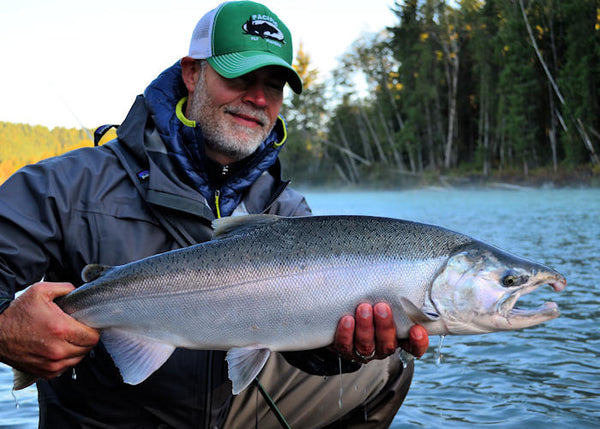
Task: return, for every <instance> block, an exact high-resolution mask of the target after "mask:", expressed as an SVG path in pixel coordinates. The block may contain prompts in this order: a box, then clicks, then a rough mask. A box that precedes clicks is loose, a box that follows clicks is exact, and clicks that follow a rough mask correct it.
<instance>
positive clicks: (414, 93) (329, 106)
mask: <svg viewBox="0 0 600 429" xmlns="http://www.w3.org/2000/svg"><path fill="white" fill-rule="evenodd" d="M450 3H452V4H450ZM393 13H395V15H396V17H397V24H396V25H395V26H393V27H391V28H387V29H385V30H383V31H381V32H380V33H378V34H372V35H365V37H362V38H361V39H359V40H357V41H356V42H355V43H354V44H353V45H352V46H351V48H350V49H349V50H348V52H346V53H345V54H344V55H343V57H342V58H341V60H340V66H339V68H338V69H337V71H336V72H335V73H334V74H333V76H332V78H331V79H329V80H327V81H326V82H323V81H322V80H321V81H320V80H319V76H318V70H317V69H313V68H311V65H310V57H309V55H308V54H307V53H304V52H302V51H300V52H299V53H298V57H297V61H296V63H297V66H298V70H299V72H300V73H301V75H302V76H303V78H304V82H305V91H304V92H303V93H302V95H301V96H294V97H293V98H292V99H291V100H290V102H289V104H288V105H287V109H286V115H285V117H286V118H287V119H288V121H289V128H290V129H289V134H290V143H291V144H288V147H287V148H286V151H285V154H284V155H283V156H284V160H285V161H286V164H287V166H288V171H290V170H292V172H291V174H290V177H292V178H294V179H295V180H297V181H298V180H299V181H301V182H307V183H313V184H314V183H315V178H317V177H318V178H319V179H318V181H319V182H320V183H330V182H331V181H337V182H340V183H345V184H352V185H358V186H363V185H367V186H368V185H369V184H370V183H373V182H376V183H379V184H380V185H383V186H392V187H394V186H398V185H400V186H402V185H405V184H410V183H415V182H416V183H423V182H428V181H429V182H431V181H434V182H435V181H439V179H440V178H444V177H446V178H452V177H458V178H459V179H462V181H464V179H465V178H470V179H472V180H473V179H474V180H476V181H486V180H487V181H489V180H503V181H520V182H526V183H527V182H531V183H536V182H539V181H544V182H551V183H557V184H561V183H564V182H570V183H571V182H573V181H575V182H585V183H590V182H592V181H595V182H596V183H597V181H598V175H599V174H600V159H599V155H600V86H599V85H600V3H599V2H598V0H487V1H481V0H462V1H456V2H445V1H440V0H406V1H397V2H395V6H394V8H393ZM357 79H360V80H362V81H364V82H365V85H363V87H362V88H359V87H357V85H355V82H356V81H357ZM459 182H460V181H459Z"/></svg>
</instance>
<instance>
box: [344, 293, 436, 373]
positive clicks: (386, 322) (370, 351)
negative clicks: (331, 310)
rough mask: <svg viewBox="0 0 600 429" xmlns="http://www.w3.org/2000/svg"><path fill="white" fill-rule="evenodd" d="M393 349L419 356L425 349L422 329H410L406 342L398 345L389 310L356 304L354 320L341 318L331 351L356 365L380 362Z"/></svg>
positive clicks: (425, 336)
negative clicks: (371, 361) (356, 362)
mask: <svg viewBox="0 0 600 429" xmlns="http://www.w3.org/2000/svg"><path fill="white" fill-rule="evenodd" d="M397 347H402V348H403V349H404V350H406V351H407V352H409V353H411V354H412V355H413V356H415V357H421V356H423V354H425V352H426V351H427V348H428V347H429V336H428V334H427V330H426V329H425V328H424V327H423V326H421V325H415V326H413V327H412V328H410V331H409V338H408V340H402V341H400V342H398V340H397V338H396V327H395V325H394V318H393V316H392V310H391V308H390V306H389V305H387V304H385V303H378V304H375V305H374V306H371V305H370V304H366V303H365V304H360V305H359V306H358V307H357V308H356V317H352V316H350V315H348V316H344V317H342V318H341V319H340V321H339V323H338V327H337V330H336V333H335V337H334V343H333V349H334V350H335V351H336V352H337V353H338V354H340V355H341V356H342V357H344V358H346V359H350V360H356V361H359V362H368V361H370V360H372V359H384V358H386V357H388V356H390V355H392V354H393V353H394V351H395V350H396V348H397Z"/></svg>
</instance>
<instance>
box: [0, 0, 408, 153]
mask: <svg viewBox="0 0 600 429" xmlns="http://www.w3.org/2000/svg"><path fill="white" fill-rule="evenodd" d="M262 3H263V4H265V5H267V6H268V7H269V8H270V9H271V10H272V11H273V12H274V13H275V14H277V15H278V16H279V18H281V19H282V20H283V21H284V22H285V23H286V25H287V26H288V28H289V29H290V31H291V32H292V37H293V41H294V48H295V51H294V52H296V50H297V49H298V47H299V45H300V43H302V45H303V47H304V50H305V51H306V52H307V53H308V54H309V55H310V57H311V62H312V64H313V67H316V68H318V69H319V70H320V72H321V75H322V77H323V78H326V77H327V75H328V73H329V71H331V70H332V69H333V68H334V67H335V66H336V64H337V58H338V57H340V56H341V55H342V54H343V53H344V52H345V51H346V50H347V49H348V48H349V46H350V45H351V44H352V42H353V41H355V40H356V39H358V38H359V37H361V35H363V34H365V33H368V32H375V31H379V30H381V29H383V28H384V27H385V26H389V25H394V24H395V23H396V20H397V18H396V17H395V16H394V14H393V13H392V11H391V10H390V8H391V7H393V5H394V1H393V0H367V1H365V0H263V1H262ZM218 4H219V0H215V1H205V0H195V1H190V0H169V1H165V0H161V1H159V0H103V1H89V0H18V1H17V0H12V1H11V0H0V64H1V65H0V121H5V122H15V123H27V124H32V125H45V126H47V127H49V128H52V127H55V126H61V127H76V128H81V127H82V126H84V127H87V128H95V127H97V126H99V125H102V124H107V123H114V124H119V123H121V122H122V121H123V119H124V118H125V116H126V114H127V112H128V111H129V108H130V107H131V105H132V104H133V101H134V99H135V96H136V95H138V94H141V93H142V92H143V91H144V88H145V87H146V86H147V85H148V84H149V83H150V82H152V80H153V79H154V78H155V77H156V76H158V74H160V72H162V71H163V70H164V69H166V68H168V67H170V66H171V65H173V64H174V63H175V62H176V61H178V60H179V59H180V58H181V57H183V56H185V55H187V52H188V48H189V40H190V37H191V34H192V30H193V29H194V27H195V25H196V23H197V21H198V20H199V19H200V18H201V17H202V15H203V14H204V13H205V12H207V11H209V10H210V9H213V8H214V7H215V6H217V5H218ZM0 144H1V142H0Z"/></svg>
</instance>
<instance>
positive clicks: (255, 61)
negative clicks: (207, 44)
mask: <svg viewBox="0 0 600 429" xmlns="http://www.w3.org/2000/svg"><path fill="white" fill-rule="evenodd" d="M207 61H208V63H209V64H210V65H211V66H212V68H214V69H215V71H216V72H217V73H219V74H220V75H221V76H223V77H226V78H230V79H231V78H234V77H239V76H241V75H244V74H246V73H250V72H252V71H254V70H256V69H259V68H261V67H267V66H279V67H283V68H285V69H286V71H287V76H286V80H287V83H288V84H289V85H290V88H292V90H293V91H294V92H295V93H296V94H300V93H302V79H300V76H298V73H296V70H294V68H293V67H292V66H290V65H289V64H288V63H287V62H286V61H285V60H284V59H283V58H281V57H279V56H277V55H274V54H269V53H267V52H264V51H245V52H235V53H231V54H223V55H215V56H212V57H209V58H207Z"/></svg>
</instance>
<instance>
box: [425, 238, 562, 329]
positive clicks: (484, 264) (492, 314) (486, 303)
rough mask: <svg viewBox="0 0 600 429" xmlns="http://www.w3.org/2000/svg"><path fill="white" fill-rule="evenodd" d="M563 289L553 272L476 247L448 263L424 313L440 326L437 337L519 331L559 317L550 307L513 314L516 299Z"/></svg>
mask: <svg viewBox="0 0 600 429" xmlns="http://www.w3.org/2000/svg"><path fill="white" fill-rule="evenodd" d="M566 284H567V281H566V279H565V277H564V276H563V275H562V274H560V273H558V272H557V271H555V270H553V269H551V268H548V267H545V266H543V265H541V264H538V263H535V262H531V261H528V260H525V259H522V258H519V257H517V256H514V255H511V254H509V253H506V252H504V251H501V250H499V249H496V248H494V247H492V246H488V245H486V244H483V243H479V242H475V243H474V244H473V245H471V246H470V247H469V248H467V249H464V250H462V251H460V252H458V253H456V254H454V255H453V256H451V257H450V258H449V260H448V262H447V264H446V266H445V267H444V269H443V270H442V271H441V272H440V274H439V275H438V276H437V277H436V279H435V280H434V282H433V283H432V286H431V289H430V291H429V303H428V304H426V307H427V305H430V306H431V308H430V309H425V310H424V311H425V312H426V313H427V314H431V313H437V314H438V317H439V320H440V321H441V322H443V325H444V327H445V330H446V332H437V333H438V334H446V333H449V334H457V335H463V334H483V333H488V332H496V331H508V330H517V329H523V328H528V327H531V326H535V325H538V324H540V323H544V322H547V321H549V320H552V319H555V318H556V317H558V316H559V314H560V311H559V309H558V305H557V304H555V303H553V302H546V303H544V304H542V305H540V306H539V307H537V308H530V309H523V308H517V307H516V304H517V301H518V300H519V298H520V297H522V296H523V295H526V294H528V293H530V292H533V291H534V290H536V289H537V288H539V287H540V286H543V285H549V286H550V287H552V289H554V291H556V292H560V291H561V290H563V289H564V288H565V287H566ZM438 330H442V329H438Z"/></svg>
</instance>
